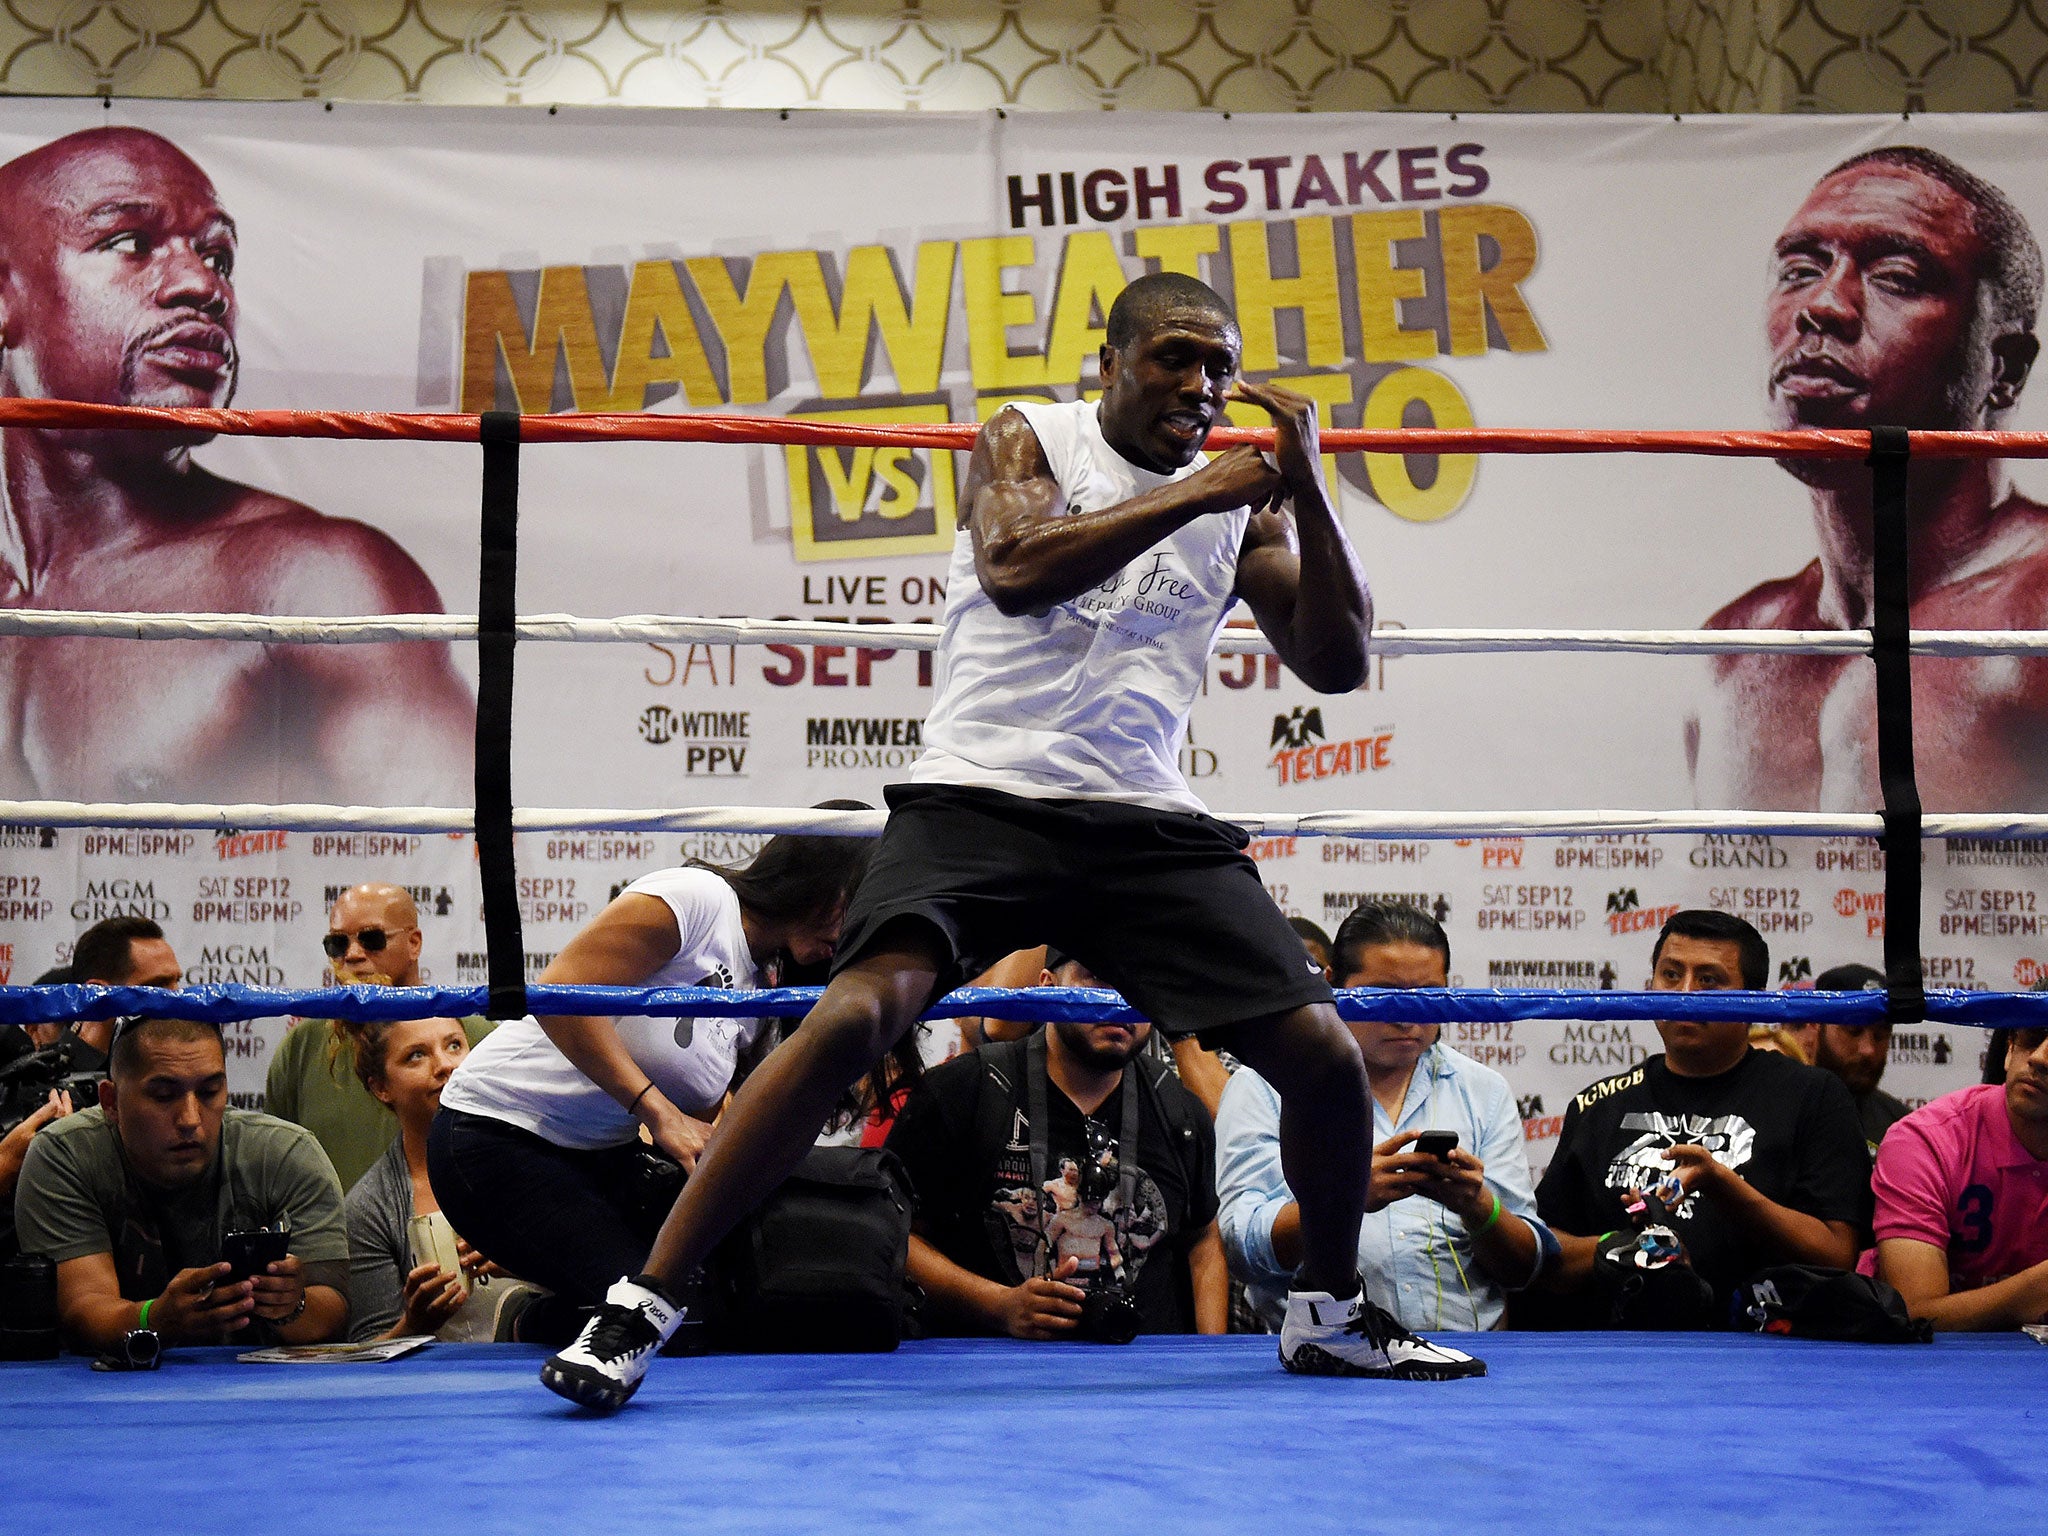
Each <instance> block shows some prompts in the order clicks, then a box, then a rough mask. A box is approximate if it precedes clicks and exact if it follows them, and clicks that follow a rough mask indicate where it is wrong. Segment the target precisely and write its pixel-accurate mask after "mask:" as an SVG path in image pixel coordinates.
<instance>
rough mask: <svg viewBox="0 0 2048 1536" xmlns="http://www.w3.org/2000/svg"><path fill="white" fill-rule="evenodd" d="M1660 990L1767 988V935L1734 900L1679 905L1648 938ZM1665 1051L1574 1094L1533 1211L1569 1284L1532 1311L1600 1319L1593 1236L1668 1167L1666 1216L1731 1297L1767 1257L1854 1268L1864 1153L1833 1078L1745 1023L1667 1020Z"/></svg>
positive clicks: (1557, 1280) (1548, 1316)
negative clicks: (1670, 1202)
mask: <svg viewBox="0 0 2048 1536" xmlns="http://www.w3.org/2000/svg"><path fill="white" fill-rule="evenodd" d="M1650 970H1651V975H1650V981H1649V987H1650V990H1652V991H1657V992H1711V991H1729V990H1736V989H1744V988H1746V989H1749V990H1761V989H1762V988H1763V987H1764V985H1765V983H1766V981H1767V979H1768V978H1769V976H1770V949H1769V946H1768V945H1766V944H1765V942H1764V939H1763V936H1762V935H1761V934H1759V933H1758V932H1757V931H1756V929H1755V928H1753V927H1751V926H1750V925H1749V924H1748V923H1746V922H1744V921H1743V920H1742V919H1741V918H1739V917H1734V916H1731V915H1729V914H1727V913H1725V912H1709V911H1703V910H1697V909H1695V910H1688V911H1683V912H1679V913H1677V914H1675V915H1674V916H1673V917H1672V918H1671V920H1670V921H1669V922H1667V923H1666V924H1665V925H1664V927H1663V929H1662V931H1661V932H1659V933H1658V935H1657V942H1656V945H1655V946H1654V947H1653V948H1652V949H1651V951H1650ZM1657 1033H1658V1034H1659V1035H1660V1036H1662V1037H1663V1041H1664V1050H1663V1053H1662V1054H1660V1055H1656V1056H1652V1057H1650V1059H1649V1060H1647V1061H1645V1062H1643V1063H1642V1064H1641V1065H1640V1066H1636V1067H1631V1068H1630V1069H1629V1070H1628V1071H1626V1072H1619V1073H1616V1074H1615V1075H1614V1076H1613V1077H1609V1078H1606V1079H1604V1080H1602V1081H1600V1082H1597V1083H1594V1084H1593V1085H1592V1086H1590V1087H1588V1088H1586V1089H1585V1090H1584V1091H1583V1092H1581V1093H1579V1094H1577V1095H1575V1096H1574V1097H1573V1099H1572V1101H1571V1103H1570V1104H1568V1105H1567V1106H1566V1107H1565V1113H1564V1126H1563V1129H1562V1131H1561V1132H1560V1134H1559V1138H1558V1144H1557V1150H1556V1152H1555V1154H1554V1155H1553V1156H1552V1158H1551V1162H1550V1167H1549V1168H1548V1169H1547V1170H1546V1171H1545V1173H1544V1175H1543V1182H1542V1183H1541V1184H1540V1185H1538V1186H1537V1189H1536V1209H1537V1211H1538V1212H1539V1213H1540V1214H1541V1215H1542V1217H1543V1219H1544V1221H1546V1222H1548V1223H1549V1224H1550V1228H1551V1230H1552V1231H1553V1232H1554V1233H1556V1235H1557V1238H1558V1241H1559V1243H1560V1244H1561V1245H1562V1250H1563V1252H1562V1260H1561V1262H1560V1263H1558V1264H1556V1265H1554V1266H1552V1268H1551V1270H1550V1272H1549V1274H1548V1275H1547V1276H1546V1280H1545V1285H1546V1287H1547V1288H1551V1289H1556V1290H1560V1291H1566V1292H1569V1293H1571V1294H1569V1295H1567V1296H1565V1297H1562V1298H1559V1299H1558V1304H1557V1305H1556V1306H1543V1305H1539V1306H1535V1307H1532V1308H1531V1309H1530V1312H1529V1316H1530V1320H1531V1321H1541V1322H1546V1323H1550V1324H1553V1325H1561V1326H1575V1327H1601V1326H1604V1325H1605V1323H1606V1322H1607V1321H1608V1319H1607V1317H1606V1316H1605V1315H1603V1308H1602V1304H1601V1302H1600V1301H1599V1298H1598V1297H1597V1296H1596V1295H1595V1294H1594V1293H1593V1291H1592V1286H1591V1282H1592V1279H1593V1273H1594V1261H1595V1257H1596V1254H1597V1251H1598V1248H1599V1243H1600V1236H1601V1234H1603V1233H1611V1232H1614V1231H1617V1230H1620V1229H1622V1228H1625V1227H1627V1226H1629V1225H1630V1217H1629V1214H1628V1211H1627V1209H1626V1207H1627V1206H1628V1205H1629V1204H1631V1203H1633V1202H1634V1201H1635V1199H1636V1197H1637V1195H1638V1194H1639V1193H1641V1192H1644V1191H1649V1190H1652V1189H1653V1188H1654V1187H1655V1186H1656V1185H1658V1184H1659V1183H1660V1182H1662V1181H1664V1180H1666V1179H1667V1178H1670V1177H1671V1176H1673V1175H1675V1176H1676V1177H1677V1179H1678V1181H1679V1185H1680V1188H1681V1195H1680V1198H1679V1200H1678V1202H1677V1204H1676V1205H1675V1206H1673V1207H1672V1209H1671V1221H1670V1225H1671V1227H1672V1229H1673V1230H1674V1231H1675V1232H1676V1233H1677V1234H1678V1236H1679V1238H1680V1240H1681V1241H1682V1242H1683V1243H1684V1244H1685V1246H1686V1249H1687V1251H1688V1253H1689V1254H1690V1255H1691V1259H1692V1264H1693V1267H1694V1269H1695V1270H1697V1271H1698V1273H1699V1274H1700V1276H1701V1277H1702V1278H1703V1279H1705V1280H1706V1281H1707V1283H1708V1284H1709V1285H1711V1286H1712V1287H1713V1289H1714V1293H1715V1295H1716V1297H1717V1298H1718V1299H1719V1300H1720V1301H1721V1302H1723V1303H1725V1302H1726V1300H1727V1297H1728V1294H1729V1292H1730V1291H1731V1290H1732V1289H1733V1288H1734V1287H1735V1286H1736V1285H1738V1284H1740V1283H1741V1282H1742V1281H1744V1280H1746V1279H1748V1278H1749V1276H1751V1275H1752V1274H1754V1273H1755V1272H1756V1271H1757V1270H1759V1269H1762V1268H1765V1267H1767V1266H1769V1265H1773V1264H1817V1265H1824V1266H1827V1267H1830V1268H1835V1269H1847V1268H1848V1267H1849V1266H1851V1265H1852V1264H1854V1263H1855V1261H1856V1252H1857V1249H1858V1248H1859V1247H1860V1246H1861V1238H1862V1235H1863V1233H1864V1232H1865V1231H1867V1230H1868V1227H1869V1220H1870V1157H1869V1154H1868V1152H1867V1151H1866V1150H1865V1149H1864V1145H1863V1131H1862V1128H1861V1126H1860V1125H1859V1124H1858V1123H1857V1120H1856V1106H1855V1105H1854V1103H1852V1102H1851V1101H1850V1098H1849V1090H1848V1089H1847V1088H1845V1087H1844V1086H1843V1085H1842V1082H1841V1080H1840V1079H1839V1078H1836V1077H1834V1076H1832V1075H1830V1074H1829V1073H1826V1072H1823V1071H1821V1070H1820V1069H1819V1068H1817V1067H1802V1066H1800V1065H1799V1064H1798V1063H1797V1062H1795V1061H1793V1060H1791V1059H1790V1058H1788V1057H1785V1056H1781V1055H1778V1054H1775V1053H1773V1052H1769V1051H1756V1050H1752V1049H1750V1044H1749V1026H1748V1025H1747V1024H1744V1023H1742V1022H1740V1021H1737V1022H1733V1023H1703V1022H1699V1021H1697V1020H1693V1019H1678V1020H1664V1021H1661V1022H1659V1024H1658V1025H1657Z"/></svg>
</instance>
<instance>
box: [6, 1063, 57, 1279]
mask: <svg viewBox="0 0 2048 1536" xmlns="http://www.w3.org/2000/svg"><path fill="white" fill-rule="evenodd" d="M71 1109H72V1105H71V1095H70V1094H68V1093H62V1092H59V1091H58V1090H57V1089H54V1088H53V1089H51V1090H50V1095H49V1097H48V1098H47V1099H45V1100H44V1101H43V1102H42V1103H40V1104H38V1105H36V1106H35V1107H34V1108H32V1109H30V1110H29V1112H28V1113H27V1114H26V1115H24V1116H22V1118H21V1119H19V1120H16V1121H15V1122H14V1124H12V1125H7V1124H6V1121H5V1120H0V1127H5V1133H4V1134H0V1261H4V1260H6V1259H11V1258H13V1257H14V1255H15V1254H16V1253H18V1252H20V1251H21V1250H20V1246H19V1245H18V1244H17V1243H16V1242H15V1240H14V1187H15V1185H16V1184H17V1183H19V1182H20V1179H21V1165H22V1163H23V1162H25V1161H26V1160H27V1158H28V1146H29V1143H30V1142H31V1141H33V1140H35V1138H36V1133H37V1132H38V1131H40V1130H42V1128H43V1127H44V1126H46V1125H48V1124H49V1123H50V1122H51V1121H53V1120H61V1119H62V1118H63V1117H64V1116H66V1115H68V1114H70V1113H71Z"/></svg>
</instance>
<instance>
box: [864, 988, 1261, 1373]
mask: <svg viewBox="0 0 2048 1536" xmlns="http://www.w3.org/2000/svg"><path fill="white" fill-rule="evenodd" d="M1046 964H1047V967H1048V968H1047V969H1046V970H1045V971H1044V972H1042V973H1041V975H1040V977H1039V985H1041V986H1054V985H1058V986H1063V987H1092V986H1099V985H1101V983H1100V982H1098V981H1097V980H1096V979H1095V977H1094V975H1093V974H1092V973H1090V972H1089V970H1088V968H1087V967H1086V966H1084V965H1082V964H1081V963H1080V962H1079V961H1078V960H1071V959H1068V958H1066V957H1064V956H1062V955H1060V954H1059V953H1058V952H1057V951H1054V952H1050V953H1048V954H1047V956H1046ZM1151 1032H1152V1026H1151V1025H1150V1024H1149V1023H1140V1024H1136V1025H1131V1024H1052V1025H1048V1026H1046V1027H1045V1028H1044V1029H1042V1030H1039V1031H1037V1032H1035V1033H1033V1034H1032V1035H1031V1036H1029V1037H1028V1038H1026V1039H1024V1040H1015V1041H1004V1042H1000V1043H994V1044H985V1045H983V1046H982V1047H981V1049H980V1050H978V1051H975V1052H973V1053H971V1054H969V1055H966V1056H959V1057H955V1058H954V1059H953V1060H952V1061H949V1062H946V1063H945V1064H944V1065H943V1066H938V1067H934V1068H932V1069H931V1071H929V1072H927V1073H926V1074H925V1078H924V1081H923V1083H922V1084H921V1085H920V1086H919V1087H918V1088H917V1089H916V1090H915V1091H914V1092H913V1093H912V1094H911V1096H910V1098H909V1101H908V1102H907V1103H905V1104H904V1106H903V1110H902V1113H901V1114H899V1115H898V1116H897V1118H896V1124H895V1126H894V1128H893V1129H892V1130H891V1131H890V1133H889V1150H890V1151H892V1152H894V1153H895V1154H896V1155H897V1156H898V1157H899V1158H901V1159H902V1161H903V1165H904V1168H905V1169H906V1170H907V1171H908V1172H909V1174H910V1181H911V1187H912V1189H913V1191H914V1192H915V1195H916V1200H917V1213H916V1218H915V1222H914V1225H913V1228H912V1231H911V1238H910V1266H909V1268H910V1278H911V1279H912V1280H914V1281H916V1282H917V1284H918V1285H920V1286H921V1287H923V1289H924V1291H925V1293H926V1294H927V1295H928V1296H929V1297H930V1298H931V1312H932V1317H931V1319H930V1321H933V1322H935V1323H936V1324H937V1328H936V1330H935V1331H937V1332H942V1333H943V1332H953V1333H1006V1334H1009V1335H1010V1336H1011V1337H1013V1338H1019V1339H1062V1338H1067V1339H1089V1340H1095V1341H1098V1342H1106V1343H1124V1342H1127V1341H1128V1340H1129V1339H1130V1338H1132V1337H1133V1336H1134V1335H1136V1334H1138V1333H1222V1332H1223V1331H1224V1327H1225V1324H1226V1321H1227V1319H1228V1316H1229V1309H1230V1280H1229V1274H1228V1271H1227V1269H1226V1267H1225V1264H1224V1259H1223V1245H1222V1242H1221V1241H1220V1239H1219V1238H1218V1237H1217V1235H1216V1224H1215V1217H1216V1186H1215V1179H1214V1175H1213V1171H1212V1170H1213V1167H1214V1161H1215V1148H1216V1138H1215V1131H1214V1129H1213V1127H1212V1126H1211V1124H1210V1121H1209V1114H1208V1111H1207V1110H1205V1109H1203V1108H1202V1106H1201V1103H1200V1101H1199V1100H1197V1099H1196V1098H1195V1096H1194V1095H1193V1094H1192V1093H1190V1092H1188V1090H1187V1089H1185V1088H1183V1087H1182V1086H1181V1084H1180V1082H1179V1081H1178V1080H1177V1079H1176V1078H1175V1077H1174V1075H1173V1074H1172V1073H1171V1072H1170V1071H1168V1070H1167V1069H1166V1068H1165V1067H1163V1066H1160V1065H1158V1064H1156V1063H1154V1062H1151V1061H1148V1060H1146V1059H1144V1058H1143V1057H1142V1056H1141V1055H1140V1052H1141V1051H1143V1049H1144V1046H1145V1042H1146V1039H1147V1038H1148V1037H1149V1036H1150V1034H1151Z"/></svg>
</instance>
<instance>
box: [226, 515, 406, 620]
mask: <svg viewBox="0 0 2048 1536" xmlns="http://www.w3.org/2000/svg"><path fill="white" fill-rule="evenodd" d="M222 486H223V489H225V490H226V491H228V492H229V494H230V496H231V501H230V504H229V507H228V509H227V511H226V512H225V513H224V515H223V516H222V517H221V518H220V520H219V522H218V524H217V526H218V527H219V528H220V529H221V531H222V532H223V533H224V534H227V535H228V536H230V537H232V538H233V540H234V558H235V562H236V564H238V565H240V566H241V567H242V568H243V572H244V579H245V580H246V581H247V582H248V584H249V585H250V587H251V588H252V589H253V595H254V596H255V598H256V600H257V601H259V602H260V603H261V604H262V607H263V611H265V612H269V613H285V614H291V613H297V614H375V613H439V612H441V596H440V594H439V593H438V592H436V591H435V590H434V584H433V582H432V581H430V580H429V579H428V577H427V573H426V572H425V571H423V570H421V569H420V566H419V562H418V561H416V560H414V559H413V557H412V556H411V555H409V554H407V553H406V552H405V550H404V549H402V548H401V547H400V546H399V544H398V542H397V541H396V540H395V539H393V538H392V537H391V536H390V535H389V534H386V533H382V532H380V531H379V530H377V529H375V528H372V527H370V525H369V524H367V523H360V522H357V521H356V520H355V519H354V518H348V517H330V516H329V515H327V514H326V513H324V512H316V511H314V510H313V509H312V508H311V507H308V506H305V505H303V504H302V503H300V502H296V501H292V500H289V499H288V498H286V497H283V496H276V495H273V494H271V493H270V492H268V491H260V490H257V489H255V488H254V487H252V486H238V485H233V484H232V483H231V482H222Z"/></svg>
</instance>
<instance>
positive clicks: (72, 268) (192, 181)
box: [0, 128, 236, 407]
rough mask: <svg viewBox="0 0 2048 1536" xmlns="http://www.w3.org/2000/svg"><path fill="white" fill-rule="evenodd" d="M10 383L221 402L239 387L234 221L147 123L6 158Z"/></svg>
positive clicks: (108, 399)
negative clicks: (9, 160) (146, 127)
mask: <svg viewBox="0 0 2048 1536" xmlns="http://www.w3.org/2000/svg"><path fill="white" fill-rule="evenodd" d="M0 255H4V261H5V277H4V282H0V305H4V337H5V345H6V354H5V363H4V370H0V378H4V382H5V385H6V389H7V392H8V393H9V394H11V395H21V396H29V397H39V398H51V399H60V400H86V401H93V402H96V403H101V404H108V405H153V406H173V407H176V406H187V407H189V406H219V405H225V404H227V402H228V401H229V400H230V399H232V398H233V396H234V392H235V372H236V354H235V289H234V281H233V274H234V262H235V226H234V221H233V220H232V219H230V218H229V217H228V215H227V213H226V211H225V210H224V209H223V208H222V207H221V205H220V199H219V196H218V195H217V194H216V193H215V191H214V188H213V183H212V182H211V181H209V180H208V179H207V177H206V174H205V173H204V172H203V171H201V170H200V169H199V167H198V166H197V165H195V164H193V163H192V161H191V160H190V159H188V158H187V157H186V156H185V155H184V154H183V153H182V152H181V151H180V150H178V149H177V148H176V147H175V146H174V145H172V144H171V143H170V141H169V140H167V139H163V138H160V137H158V136H157V135H156V134H153V133H145V132H142V131H140V130H138V129H127V128H116V129H101V130H95V131H92V132H88V133H78V134H72V135H71V136H69V137H68V138H63V139H58V140H56V141H55V142H53V143H50V144H46V145H44V146H43V147H42V148H40V149H37V150H33V151H31V152H30V153H28V154H26V155H23V156H21V157H20V158H19V159H17V160H15V161H13V162H12V163H11V164H9V165H7V166H6V167H4V168H0Z"/></svg>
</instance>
